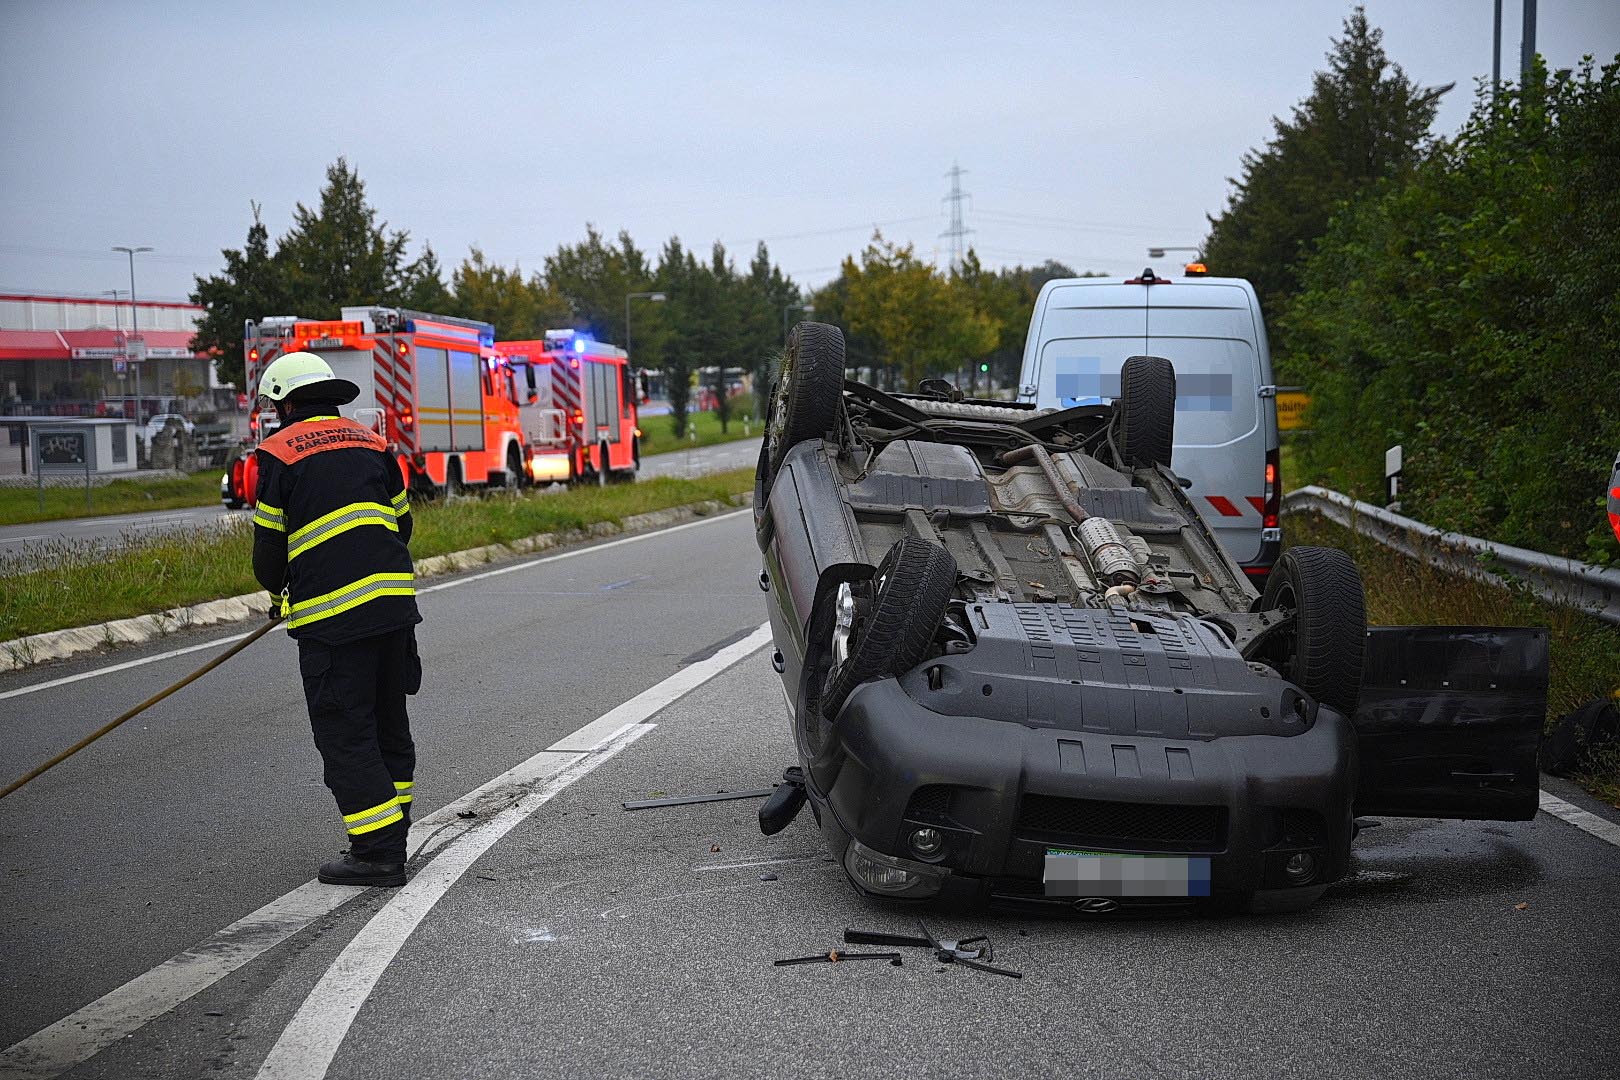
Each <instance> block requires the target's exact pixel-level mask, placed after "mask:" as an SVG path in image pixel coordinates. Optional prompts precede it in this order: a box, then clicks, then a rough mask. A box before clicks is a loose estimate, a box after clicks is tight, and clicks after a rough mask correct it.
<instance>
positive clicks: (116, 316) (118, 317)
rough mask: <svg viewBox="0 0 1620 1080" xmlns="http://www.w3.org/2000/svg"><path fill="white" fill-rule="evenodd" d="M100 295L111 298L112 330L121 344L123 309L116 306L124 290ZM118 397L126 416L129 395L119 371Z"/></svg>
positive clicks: (105, 290) (108, 290) (111, 290)
mask: <svg viewBox="0 0 1620 1080" xmlns="http://www.w3.org/2000/svg"><path fill="white" fill-rule="evenodd" d="M101 295H102V296H110V297H112V302H113V329H115V330H117V331H118V340H119V341H120V342H122V341H123V340H124V309H123V308H121V307H119V306H118V298H119V297H120V296H123V295H124V290H123V289H102V290H101ZM124 355H125V357H128V356H129V354H128V353H127V352H126V353H125V354H124ZM128 366H129V365H128V364H127V363H126V364H125V367H128ZM118 396H119V398H121V399H122V401H123V404H122V406H121V408H123V409H124V411H125V413H126V414H127V413H128V411H129V395H128V394H125V393H124V373H123V371H121V370H120V371H119V372H118Z"/></svg>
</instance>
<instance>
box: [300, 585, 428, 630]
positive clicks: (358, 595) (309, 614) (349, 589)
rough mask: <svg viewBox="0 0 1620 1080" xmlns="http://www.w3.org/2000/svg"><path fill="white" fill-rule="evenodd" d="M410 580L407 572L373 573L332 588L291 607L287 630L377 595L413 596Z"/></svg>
mask: <svg viewBox="0 0 1620 1080" xmlns="http://www.w3.org/2000/svg"><path fill="white" fill-rule="evenodd" d="M412 580H413V579H412V577H411V575H410V574H408V573H404V574H394V573H390V574H372V575H371V576H370V577H363V578H361V579H360V580H359V581H355V582H351V583H350V584H348V585H345V586H343V587H342V588H341V589H333V590H332V591H331V592H329V593H325V594H323V595H321V596H315V597H311V598H310V599H308V600H300V601H299V602H298V603H296V604H294V605H292V614H291V618H289V619H288V620H287V628H288V629H289V630H292V629H296V628H297V627H300V626H304V625H307V624H308V623H312V622H318V621H320V620H321V619H329V618H331V617H332V616H333V615H339V614H341V613H343V612H345V611H348V610H349V609H350V608H353V607H357V606H359V605H360V604H364V603H366V602H367V601H368V600H375V599H377V598H378V597H379V596H415V595H416V589H415V588H414V587H413V586H412V584H411V582H412Z"/></svg>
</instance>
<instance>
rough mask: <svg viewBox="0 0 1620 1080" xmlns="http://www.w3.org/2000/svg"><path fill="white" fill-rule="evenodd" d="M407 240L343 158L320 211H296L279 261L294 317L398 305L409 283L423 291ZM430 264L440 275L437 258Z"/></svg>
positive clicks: (330, 172)
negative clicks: (371, 201)
mask: <svg viewBox="0 0 1620 1080" xmlns="http://www.w3.org/2000/svg"><path fill="white" fill-rule="evenodd" d="M409 240H410V236H409V234H408V233H406V232H404V231H403V230H396V231H394V232H392V233H390V232H388V231H387V223H386V222H379V221H378V220H377V211H376V210H374V209H373V208H372V207H371V206H369V205H368V204H367V203H366V187H365V184H364V183H362V182H361V180H360V174H359V172H358V170H355V169H351V168H350V167H349V163H348V162H347V161H346V160H345V159H343V158H341V157H340V158H338V159H337V161H335V162H334V163H333V164H332V165H331V166H329V167H328V168H327V170H326V186H325V187H324V188H322V189H321V196H320V201H319V204H318V208H317V209H314V210H312V209H310V208H309V207H307V206H305V205H304V204H303V203H299V204H298V205H297V206H296V207H294V208H293V227H292V229H291V230H289V231H288V233H287V235H286V236H283V237H282V238H281V242H280V243H279V244H278V245H277V246H276V256H275V258H276V262H277V263H278V264H280V266H281V267H282V272H283V274H284V276H285V281H286V287H287V291H288V293H289V296H290V299H291V301H292V303H293V306H294V309H295V310H296V313H297V314H299V315H302V316H304V317H305V318H315V319H329V318H336V317H337V315H338V310H339V309H340V308H342V307H343V306H345V305H349V304H373V303H395V302H397V301H398V299H399V297H400V295H401V294H402V293H403V291H404V289H405V287H406V286H407V285H415V286H416V287H418V288H420V287H421V280H420V277H419V276H418V278H416V279H412V278H411V277H410V276H409V274H408V273H407V270H406V268H405V247H406V244H407V243H408V242H409ZM432 265H433V268H434V272H435V273H436V272H437V265H438V264H437V260H436V259H434V260H433V261H432ZM417 273H418V275H420V274H421V273H422V268H421V267H420V264H418V270H417ZM441 288H442V286H441Z"/></svg>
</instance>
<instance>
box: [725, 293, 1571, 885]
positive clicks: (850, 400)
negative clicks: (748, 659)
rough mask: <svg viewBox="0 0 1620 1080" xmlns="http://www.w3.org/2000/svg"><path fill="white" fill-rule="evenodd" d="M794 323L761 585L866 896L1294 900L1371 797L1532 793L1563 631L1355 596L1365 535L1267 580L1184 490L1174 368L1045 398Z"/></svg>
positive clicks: (762, 467)
mask: <svg viewBox="0 0 1620 1080" xmlns="http://www.w3.org/2000/svg"><path fill="white" fill-rule="evenodd" d="M844 371H845V368H844V348H843V337H842V335H841V334H840V332H839V331H838V330H837V328H835V327H832V326H827V325H821V324H814V323H805V324H800V325H799V326H798V327H796V328H795V329H794V331H793V333H792V335H791V338H790V341H789V346H788V350H787V353H786V355H785V358H784V360H783V365H782V373H781V377H780V381H779V383H778V385H777V387H776V389H775V391H774V397H773V401H772V405H771V411H770V415H769V418H768V421H767V425H766V438H765V442H764V445H763V446H762V448H761V451H760V457H759V466H758V471H757V475H756V482H755V502H754V506H755V510H754V516H755V524H756V527H757V533H758V541H759V545H760V548H761V551H762V553H763V556H764V570H763V573H762V574H761V575H760V585H761V588H763V589H764V590H765V591H766V593H767V596H768V599H767V608H768V610H769V614H770V623H771V628H772V633H773V637H774V640H775V645H776V656H775V658H774V664H775V666H776V670H777V671H778V672H779V673H780V675H781V678H782V686H783V691H784V695H785V698H786V701H787V706H788V713H789V718H790V723H791V725H792V729H793V736H794V740H795V745H796V748H797V753H798V759H799V760H798V765H797V766H796V767H795V768H793V769H790V770H789V772H788V774H787V775H786V777H785V780H786V782H785V783H784V784H783V785H781V786H780V787H779V788H778V789H777V792H776V794H775V795H774V796H773V797H772V798H771V799H769V800H768V801H767V802H766V804H765V805H764V806H763V807H762V808H761V810H760V824H761V828H762V829H764V830H765V831H766V832H767V833H770V832H775V831H778V830H780V829H781V828H783V827H785V826H786V824H787V823H788V822H789V821H790V820H791V819H792V818H793V816H794V815H795V814H796V813H797V812H798V811H799V809H800V808H801V807H802V806H803V805H804V804H805V802H806V801H808V803H809V805H810V806H811V807H812V809H813V811H814V813H815V817H816V820H817V822H818V823H819V825H820V828H821V830H822V833H823V836H824V838H825V840H826V842H827V844H828V846H829V848H830V849H831V851H832V854H833V855H834V856H835V857H836V858H837V859H838V860H839V862H840V863H841V865H842V866H843V867H844V869H845V871H846V872H847V874H848V876H849V879H850V880H851V882H853V883H854V885H855V887H856V888H857V889H859V890H860V891H861V892H863V893H867V894H870V895H873V896H879V897H890V898H895V899H910V900H943V901H957V902H967V903H974V904H977V903H982V902H986V901H993V902H997V903H1003V904H1022V905H1030V906H1035V907H1051V906H1054V905H1055V906H1059V907H1063V908H1075V907H1078V909H1079V910H1083V911H1087V912H1094V913H1096V912H1104V911H1111V910H1115V909H1118V908H1124V907H1133V906H1134V907H1141V906H1148V907H1163V906H1172V907H1177V908H1180V907H1185V906H1189V905H1200V906H1213V907H1216V908H1221V909H1227V910H1230V909H1241V910H1249V911H1280V910H1292V909H1297V908H1300V907H1303V906H1305V905H1308V904H1310V903H1311V902H1313V901H1314V900H1316V899H1317V898H1318V897H1319V896H1320V895H1321V894H1322V893H1323V891H1324V890H1325V889H1326V888H1327V886H1328V885H1330V884H1331V883H1332V882H1334V881H1336V880H1338V879H1339V878H1341V877H1342V876H1343V875H1344V874H1345V873H1346V867H1347V864H1348V858H1349V850H1350V844H1351V840H1352V838H1353V836H1354V834H1355V825H1354V819H1355V816H1356V815H1358V814H1370V815H1393V816H1421V817H1452V818H1465V819H1494V820H1527V819H1529V818H1530V817H1532V816H1534V814H1535V813H1536V809H1537V801H1538V774H1537V771H1536V761H1535V756H1536V746H1537V740H1538V738H1539V734H1540V730H1541V723H1542V718H1543V715H1544V710H1545V701H1546V686H1547V634H1546V632H1545V631H1542V630H1535V629H1517V628H1493V627H1399V626H1378V627H1369V626H1368V625H1367V623H1366V619H1365V615H1364V605H1365V601H1364V598H1363V592H1362V584H1361V578H1360V576H1359V573H1358V571H1357V569H1356V566H1355V564H1354V562H1353V561H1352V560H1351V559H1350V558H1349V557H1348V556H1347V555H1346V554H1345V553H1344V552H1342V551H1338V550H1336V549H1331V548H1317V547H1295V548H1292V549H1289V550H1287V551H1285V552H1284V553H1283V554H1282V555H1281V557H1280V558H1279V559H1278V561H1277V564H1276V568H1275V570H1274V572H1273V573H1272V575H1271V577H1270V580H1269V582H1268V583H1267V586H1266V589H1265V591H1264V593H1263V594H1262V593H1259V592H1257V591H1256V590H1255V588H1254V586H1253V584H1252V583H1251V581H1250V580H1249V577H1248V575H1246V574H1245V573H1244V568H1243V566H1242V565H1241V563H1240V562H1239V560H1238V559H1236V558H1234V557H1233V553H1232V552H1230V551H1228V550H1227V549H1226V548H1225V547H1224V546H1223V545H1222V544H1221V542H1220V540H1219V534H1218V533H1217V532H1216V531H1213V530H1211V529H1210V528H1209V527H1208V526H1207V525H1206V524H1205V522H1204V520H1203V518H1202V517H1201V516H1200V514H1199V511H1198V509H1197V508H1196V506H1195V504H1194V502H1193V501H1192V500H1191V499H1190V498H1189V496H1188V492H1187V490H1186V487H1187V482H1186V481H1185V480H1184V479H1183V478H1182V477H1180V476H1179V475H1178V473H1177V472H1175V471H1172V465H1173V464H1174V463H1175V461H1179V457H1180V453H1181V451H1180V449H1179V448H1178V447H1177V446H1176V436H1175V426H1176V423H1177V421H1178V420H1179V415H1178V411H1177V409H1176V401H1177V385H1176V381H1177V374H1176V372H1175V370H1174V367H1173V365H1172V364H1171V363H1170V362H1169V361H1168V360H1167V359H1164V358H1160V357H1153V356H1146V355H1143V356H1134V357H1130V358H1126V359H1125V360H1124V361H1123V363H1122V364H1121V365H1120V386H1119V389H1118V392H1117V393H1113V394H1110V395H1107V398H1108V400H1105V401H1100V402H1091V403H1085V404H1079V405H1075V406H1072V407H1069V408H1063V409H1052V408H1037V407H1036V406H1035V404H1034V403H1023V404H1013V405H1008V404H1006V403H997V402H989V401H977V400H971V399H966V398H964V397H963V396H962V395H961V394H960V393H957V392H955V391H954V390H953V389H952V388H951V387H949V386H948V384H945V383H943V382H940V381H937V380H932V381H930V382H928V383H925V384H924V387H923V391H924V392H921V393H917V394H887V393H882V392H879V391H878V390H876V389H874V388H872V387H870V386H866V385H863V384H860V383H855V382H846V381H844Z"/></svg>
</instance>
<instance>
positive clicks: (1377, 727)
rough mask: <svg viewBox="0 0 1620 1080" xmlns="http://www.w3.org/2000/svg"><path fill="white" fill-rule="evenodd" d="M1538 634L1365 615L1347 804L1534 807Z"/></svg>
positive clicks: (1414, 810)
mask: <svg viewBox="0 0 1620 1080" xmlns="http://www.w3.org/2000/svg"><path fill="white" fill-rule="evenodd" d="M1547 641H1548V634H1547V631H1546V630H1542V629H1525V628H1519V627H1491V626H1480V627H1468V626H1374V627H1369V628H1368V636H1367V653H1366V663H1365V665H1364V668H1363V676H1362V684H1361V702H1360V705H1359V706H1358V707H1357V709H1356V715H1355V728H1356V736H1357V743H1358V746H1359V751H1360V755H1359V756H1360V772H1359V774H1358V778H1357V785H1356V797H1355V812H1356V813H1357V814H1358V815H1362V814H1368V815H1373V816H1380V817H1435V818H1464V819H1471V820H1493V821H1528V820H1529V819H1530V818H1532V817H1534V816H1535V814H1536V807H1537V805H1538V802H1539V799H1540V787H1541V782H1540V773H1539V771H1538V769H1537V764H1536V752H1537V749H1538V747H1539V745H1540V742H1541V731H1542V723H1543V720H1544V718H1545V717H1546V713H1547Z"/></svg>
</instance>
